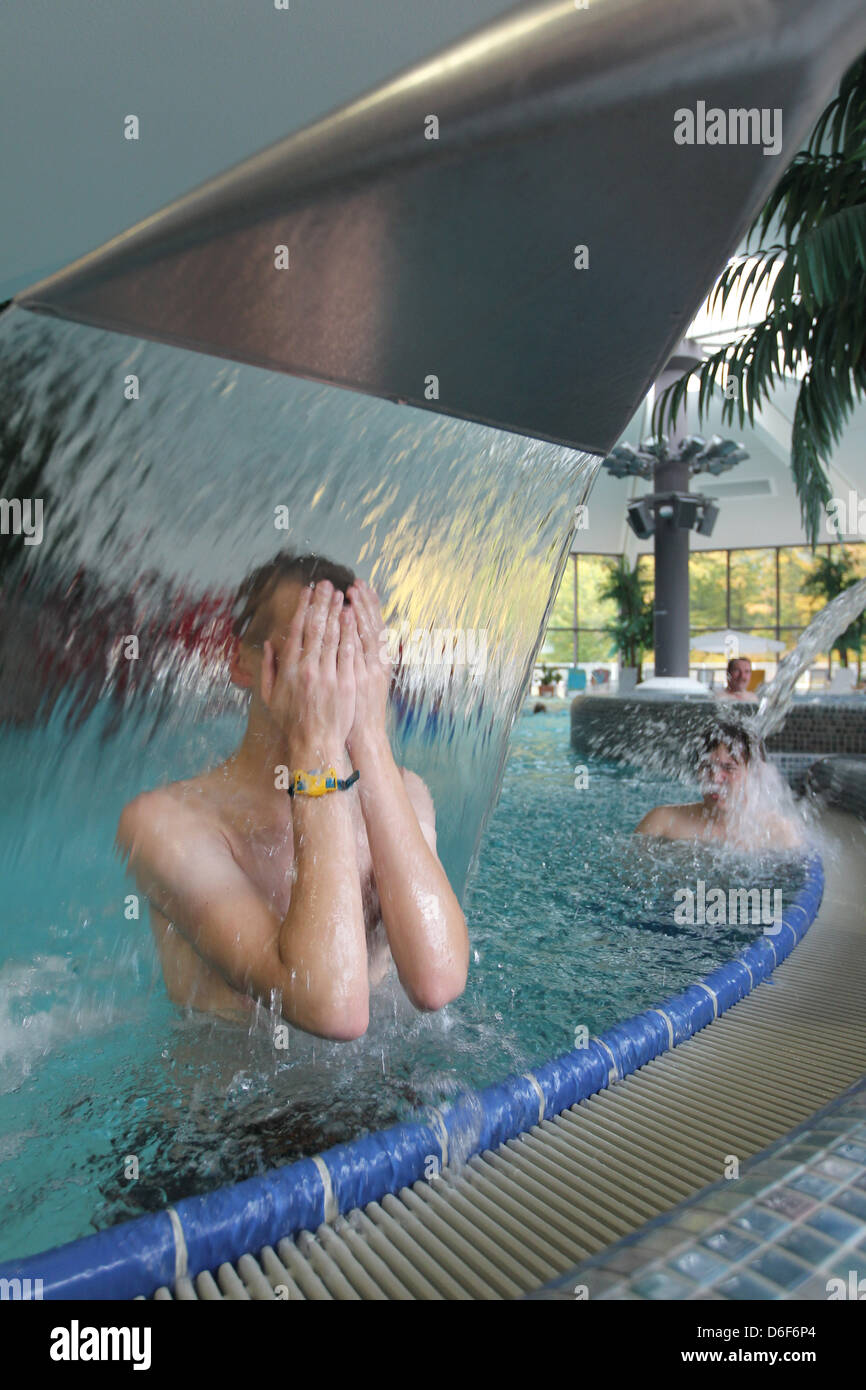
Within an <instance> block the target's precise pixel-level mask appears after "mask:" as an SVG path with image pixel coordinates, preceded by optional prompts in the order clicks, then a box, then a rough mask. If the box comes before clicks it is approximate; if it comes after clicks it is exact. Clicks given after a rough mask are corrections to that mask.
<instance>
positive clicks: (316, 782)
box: [289, 767, 361, 796]
mask: <svg viewBox="0 0 866 1390" xmlns="http://www.w3.org/2000/svg"><path fill="white" fill-rule="evenodd" d="M360 775H361V774H360V772H358V771H357V770H356V771H355V772H353V773H352V775H351V777H347V778H346V780H345V781H341V779H340V778H339V777H338V776H337V769H336V768H335V767H329V768H328V769H327V771H326V772H318V771H315V772H293V773H292V784H291V786H290V787H289V796H324V795H325V793H326V792H344V791H345V790H346V788H347V787H351V786H352V785H353V783H355V782H357V780H358V778H359V777H360Z"/></svg>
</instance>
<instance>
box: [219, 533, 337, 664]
mask: <svg viewBox="0 0 866 1390" xmlns="http://www.w3.org/2000/svg"><path fill="white" fill-rule="evenodd" d="M322 579H328V580H330V582H331V583H332V584H333V586H334V588H335V589H339V590H340V591H341V592H342V593H344V594H345V592H346V590H347V589H349V588H350V587H351V585H352V584H354V582H355V575H354V574H353V572H352V571H351V570H350V569H349V568H348V566H346V565H339V564H337V563H336V562H335V561H334V560H328V559H326V558H325V556H324V555H295V554H294V553H293V552H292V551H290V550H283V551H280V553H279V555H275V556H274V558H273V559H272V560H268V561H267V563H266V564H264V565H259V567H258V569H254V570H252V571H251V572H250V574H248V575H247V577H246V579H245V580H244V581H243V583H242V584H241V586H240V588H239V589H238V591H237V594H236V596H235V602H234V612H235V617H234V620H233V622H232V635H233V636H235V637H237V638H240V639H241V640H242V641H244V642H246V643H247V644H248V645H249V646H251V647H261V646H262V644H263V643H264V640H265V638H266V637H267V635H268V629H269V626H270V612H269V605H270V599H271V597H272V595H273V593H274V590H275V589H276V587H277V585H278V584H282V583H283V582H284V581H285V580H291V581H293V582H294V583H296V584H310V585H313V584H318V582H319V581H320V580H322Z"/></svg>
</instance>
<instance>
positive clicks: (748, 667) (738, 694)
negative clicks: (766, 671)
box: [716, 656, 754, 700]
mask: <svg viewBox="0 0 866 1390" xmlns="http://www.w3.org/2000/svg"><path fill="white" fill-rule="evenodd" d="M751 679H752V663H751V661H750V660H749V658H748V657H747V656H732V657H731V659H730V661H729V662H728V679H727V683H726V685H725V688H724V690H720V691H719V693H718V696H717V697H716V698H717V699H719V700H752V699H754V696H753V695H752V694H751V692H750V690H749V681H750V680H751Z"/></svg>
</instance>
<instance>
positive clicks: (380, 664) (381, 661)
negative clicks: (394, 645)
mask: <svg viewBox="0 0 866 1390" xmlns="http://www.w3.org/2000/svg"><path fill="white" fill-rule="evenodd" d="M348 598H349V601H350V604H351V616H352V617H353V619H354V625H355V632H356V634H357V635H356V639H355V643H354V658H353V659H354V672H355V718H354V722H353V724H352V728H351V730H350V733H349V738H348V749H349V754H350V756H351V757H352V760H353V762H354V760H355V754H356V753H357V752H359V751H360V749H361V748H362V746H363V745H364V744H367V743H370V742H378V741H381V740H382V739H383V738H385V737H386V735H385V712H386V709H387V706H388V691H389V688H390V685H391V662H390V659H389V658H388V645H387V642H386V641H385V637H384V633H385V627H384V623H383V622H382V611H381V609H380V607H379V600H378V598H377V596H376V594H375V593H374V592H373V590H372V589H371V588H370V586H369V584H365V582H364V580H363V579H358V580H356V581H355V583H354V584H353V585H352V587H351V588H350V589H349V592H348ZM353 750H354V751H353Z"/></svg>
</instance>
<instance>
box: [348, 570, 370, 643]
mask: <svg viewBox="0 0 866 1390" xmlns="http://www.w3.org/2000/svg"><path fill="white" fill-rule="evenodd" d="M351 594H352V611H353V612H354V614H355V620H356V622H357V624H358V635H359V637H360V639H361V643H362V645H363V647H364V650H365V651H366V650H367V648H368V647H369V646H370V645H371V643H372V642H373V640H374V638H375V633H374V631H373V623H372V619H371V617H370V612H369V609H368V606H367V598H366V595H365V593H364V591H363V589H361V588H360V586H359V585H353V587H352V590H351Z"/></svg>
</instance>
